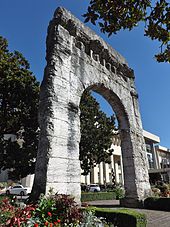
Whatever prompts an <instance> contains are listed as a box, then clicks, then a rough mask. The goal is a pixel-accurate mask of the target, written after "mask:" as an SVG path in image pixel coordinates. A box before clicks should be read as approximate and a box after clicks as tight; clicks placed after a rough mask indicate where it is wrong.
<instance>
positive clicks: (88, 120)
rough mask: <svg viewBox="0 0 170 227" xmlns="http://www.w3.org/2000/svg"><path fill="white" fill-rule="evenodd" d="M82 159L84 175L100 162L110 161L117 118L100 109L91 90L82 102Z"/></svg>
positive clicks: (84, 94)
mask: <svg viewBox="0 0 170 227" xmlns="http://www.w3.org/2000/svg"><path fill="white" fill-rule="evenodd" d="M80 110H81V115H80V122H81V140H80V161H81V169H82V170H83V173H82V174H83V175H87V174H88V173H89V172H90V170H91V168H92V167H94V166H96V164H99V163H100V162H106V163H110V158H109V157H110V155H111V154H112V152H113V149H111V144H112V139H113V134H114V130H116V128H115V118H114V117H113V116H112V117H107V116H106V114H105V113H104V112H103V111H101V110H100V106H99V103H98V102H97V101H96V100H95V98H93V97H92V96H91V94H90V92H88V91H85V92H84V93H83V96H82V98H81V103H80Z"/></svg>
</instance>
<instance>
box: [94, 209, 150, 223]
mask: <svg viewBox="0 0 170 227" xmlns="http://www.w3.org/2000/svg"><path fill="white" fill-rule="evenodd" d="M95 215H96V216H97V217H104V218H106V220H107V222H111V223H113V224H114V225H115V226H117V227H127V226H130V227H146V224H147V220H146V216H145V214H142V213H139V212H137V211H134V210H128V209H118V210H111V209H106V208H95Z"/></svg>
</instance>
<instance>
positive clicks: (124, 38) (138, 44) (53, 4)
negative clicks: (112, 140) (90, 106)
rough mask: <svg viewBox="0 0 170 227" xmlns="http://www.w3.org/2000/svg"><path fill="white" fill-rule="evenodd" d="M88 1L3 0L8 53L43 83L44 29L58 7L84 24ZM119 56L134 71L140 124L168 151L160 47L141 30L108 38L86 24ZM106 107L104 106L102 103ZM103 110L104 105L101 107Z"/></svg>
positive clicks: (168, 85)
mask: <svg viewBox="0 0 170 227" xmlns="http://www.w3.org/2000/svg"><path fill="white" fill-rule="evenodd" d="M88 2H89V1H83V0H74V1H73V0H29V1H26V0H15V1H12V0H5V1H1V7H0V35H2V36H4V37H5V38H7V40H8V42H9V48H10V50H11V51H13V50H18V51H20V52H21V53H23V55H24V56H25V57H26V59H27V60H28V61H29V62H30V66H31V70H32V72H33V73H34V74H35V75H36V77H37V79H38V80H42V77H43V70H44V67H45V64H46V62H45V49H46V46H45V39H46V34H47V26H48V23H49V21H50V19H51V18H52V16H53V13H54V11H55V9H56V8H57V7H58V6H63V7H65V8H67V9H68V10H70V11H71V12H72V13H73V14H74V15H75V16H76V17H78V18H79V19H80V20H82V21H83V17H82V16H81V15H82V14H83V13H85V11H86V8H87V5H88ZM87 25H88V26H90V27H91V28H92V29H93V30H95V31H96V33H97V34H99V35H100V36H101V37H102V38H103V39H104V40H105V41H106V42H108V43H109V44H110V45H111V46H112V47H113V48H114V49H116V50H117V51H118V52H119V53H120V54H122V55H123V56H124V57H125V58H126V60H127V62H128V64H129V66H130V67H131V68H133V69H134V71H135V76H136V87H137V90H138V93H139V104H140V111H141V116H142V123H143V127H144V129H145V130H148V131H150V132H151V133H153V134H156V135H158V136H159V137H160V138H161V145H162V146H167V147H169V148H170V101H169V99H170V64H168V63H157V62H156V61H155V60H154V54H155V53H157V52H158V51H159V49H158V48H159V44H158V43H157V42H153V41H151V40H149V39H148V38H146V37H144V36H143V27H142V26H140V27H138V28H135V29H134V30H133V31H131V32H129V31H121V32H119V33H118V34H117V35H114V36H111V37H110V38H108V37H107V36H106V35H104V34H101V33H100V31H99V29H98V28H97V27H95V26H93V25H91V24H87ZM103 105H105V104H103ZM104 108H105V109H106V111H108V112H109V111H110V110H109V109H107V106H105V107H104Z"/></svg>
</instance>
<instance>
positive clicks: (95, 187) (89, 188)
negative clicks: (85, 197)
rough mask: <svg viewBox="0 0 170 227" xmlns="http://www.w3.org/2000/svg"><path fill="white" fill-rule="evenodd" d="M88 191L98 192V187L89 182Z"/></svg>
mask: <svg viewBox="0 0 170 227" xmlns="http://www.w3.org/2000/svg"><path fill="white" fill-rule="evenodd" d="M88 191H89V192H100V187H99V185H98V184H90V185H89V186H88Z"/></svg>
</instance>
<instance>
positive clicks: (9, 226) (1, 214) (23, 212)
mask: <svg viewBox="0 0 170 227" xmlns="http://www.w3.org/2000/svg"><path fill="white" fill-rule="evenodd" d="M125 220H126V221H125ZM115 221H116V222H115ZM145 221H146V219H145V217H144V216H143V214H140V213H138V212H133V211H131V210H128V209H126V210H123V209H119V210H112V209H101V208H89V207H87V208H80V207H79V206H78V205H77V204H76V203H75V201H74V199H73V198H72V197H70V196H68V195H48V196H44V195H42V196H41V197H40V199H39V202H38V203H37V204H36V205H26V204H24V203H18V201H16V198H15V197H13V198H8V197H6V196H4V197H1V199H0V226H1V227H45V226H47V227H55V226H57V227H64V226H67V227H109V226H112V227H114V226H117V227H124V226H125V225H123V224H124V223H126V224H127V223H128V224H129V225H128V226H130V227H139V226H140V227H145ZM139 224H140V225H139Z"/></svg>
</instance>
